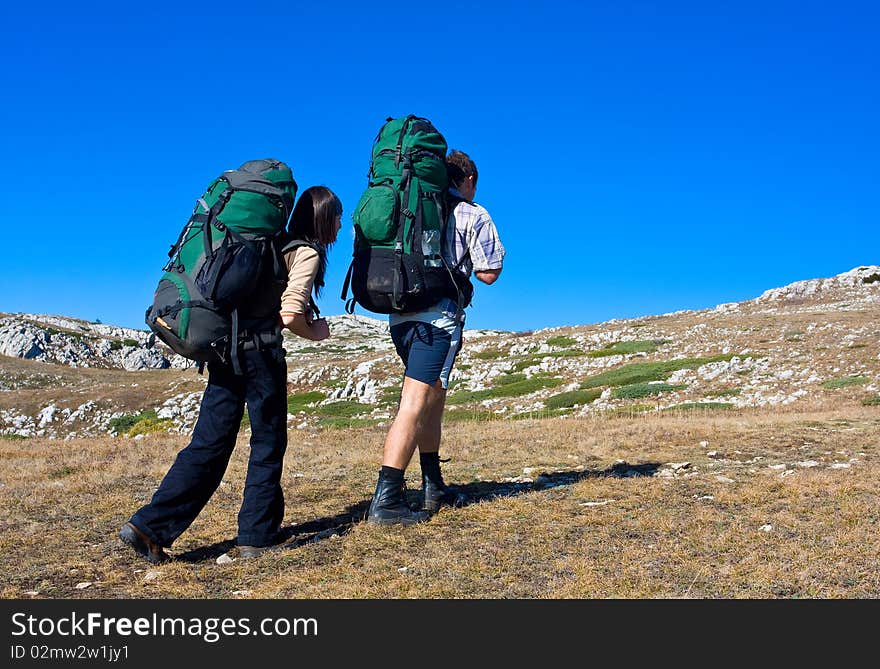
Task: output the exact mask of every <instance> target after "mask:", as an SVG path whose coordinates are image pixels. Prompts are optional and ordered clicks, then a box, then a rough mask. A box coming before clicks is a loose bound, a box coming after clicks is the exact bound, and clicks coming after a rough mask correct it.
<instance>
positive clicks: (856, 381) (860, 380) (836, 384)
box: [822, 376, 868, 389]
mask: <svg viewBox="0 0 880 669" xmlns="http://www.w3.org/2000/svg"><path fill="white" fill-rule="evenodd" d="M867 382H868V378H867V377H866V376H841V377H839V378H836V379H829V380H828V381H825V382H824V383H823V384H822V387H823V388H830V389H834V388H847V387H849V386H863V385H865V384H866V383H867Z"/></svg>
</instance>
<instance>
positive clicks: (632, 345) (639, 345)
mask: <svg viewBox="0 0 880 669" xmlns="http://www.w3.org/2000/svg"><path fill="white" fill-rule="evenodd" d="M668 343H669V342H668V341H667V340H665V339H638V340H634V341H616V342H614V343H613V344H608V345H607V346H606V347H605V348H600V349H599V350H598V351H590V352H589V353H587V355H588V356H590V357H591V358H603V357H605V356H609V355H629V354H631V353H653V352H654V351H656V350H657V348H658V347H659V346H661V345H662V344H668Z"/></svg>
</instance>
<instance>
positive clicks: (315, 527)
mask: <svg viewBox="0 0 880 669" xmlns="http://www.w3.org/2000/svg"><path fill="white" fill-rule="evenodd" d="M659 468H660V463H657V462H648V463H643V464H639V465H631V464H629V463H627V462H617V463H615V464H614V465H612V466H611V467H608V468H607V469H602V470H590V469H585V470H577V469H572V470H565V471H555V472H544V473H542V474H540V475H539V476H537V477H536V478H535V479H534V480H533V481H522V482H519V481H509V482H508V481H476V482H474V483H468V484H466V485H455V486H450V488H451V489H452V490H453V491H454V492H456V493H461V495H463V498H460V502H461V503H459V504H456V506H457V507H459V508H461V507H465V506H470V505H471V504H477V503H480V502H486V501H491V500H493V499H498V498H501V497H513V496H516V495H523V494H526V493H529V492H534V491H537V490H547V489H548V488H557V487H559V486H567V485H573V484H575V483H577V482H578V481H583V480H584V479H589V478H601V477H616V478H633V477H637V476H648V477H650V476H653V475H654V474H655V473H656V472H657V470H658V469H659ZM407 492H408V496H407V501H408V502H409V504H410V506H411V507H413V508H418V506H420V505H421V501H422V500H421V492H420V491H418V490H409V491H407ZM369 507H370V500H369V499H367V500H363V501H361V502H358V503H357V504H352V505H350V506H348V507H346V509H345V511H342V512H341V513H338V514H336V515H335V516H327V517H324V518H316V519H315V520H310V521H308V522H306V523H300V524H299V525H289V526H287V527H282V528H281V530H280V531H279V536H280V540H281V541H280V543H279V544H278V545H276V546H274V547H273V549H272V550H273V551H276V550H290V549H293V548H298V547H300V546H303V545H305V544H309V543H314V542H316V541H321V540H323V539H329V538H330V537H333V536H340V535H344V534H347V533H348V532H349V531H350V530H351V529H352V528H353V527H354V526H355V525H356V524H357V523H360V522H363V521H364V520H365V518H366V515H367V509H369ZM234 547H235V540H229V541H220V542H217V543H215V544H211V545H210V546H203V547H201V548H197V549H195V550H191V551H187V552H185V553H181V554H180V555H177V556H175V558H174V559H175V560H179V561H181V562H201V561H203V560H211V559H216V558H218V557H220V556H221V555H223V554H224V553H226V552H228V551H230V550H232V549H233V548H234Z"/></svg>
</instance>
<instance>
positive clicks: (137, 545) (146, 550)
mask: <svg viewBox="0 0 880 669" xmlns="http://www.w3.org/2000/svg"><path fill="white" fill-rule="evenodd" d="M119 538H120V539H122V541H123V542H124V543H126V544H128V545H129V546H131V547H132V548H133V549H134V552H135V553H137V554H138V555H140V556H141V557H142V558H143V559H144V560H146V561H147V562H149V563H150V564H162V563H163V562H167V561H168V560H169V559H170V558H168V556H165V557H161V556H158V555H154V554H153V553H151V552H150V547H149V546H148V545H147V544H145V543H144V542H143V541H141V539H140V537H138V535H137V534H135V531H134V530H133V529H131V528H130V527H129V526H128V525H123V526H122V529H121V530H119Z"/></svg>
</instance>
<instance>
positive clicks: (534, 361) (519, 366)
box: [513, 356, 541, 372]
mask: <svg viewBox="0 0 880 669" xmlns="http://www.w3.org/2000/svg"><path fill="white" fill-rule="evenodd" d="M540 363H541V358H539V357H537V356H529V357H527V358H523V359H522V360H517V361H516V362H515V363H514V364H513V371H514V372H521V371H523V370H524V369H526V368H527V367H532V366H533V365H538V364H540Z"/></svg>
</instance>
